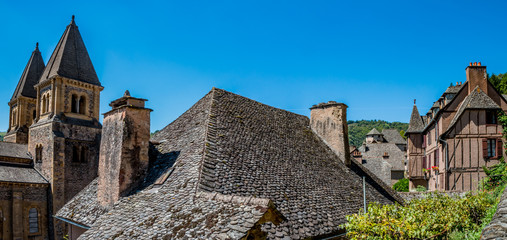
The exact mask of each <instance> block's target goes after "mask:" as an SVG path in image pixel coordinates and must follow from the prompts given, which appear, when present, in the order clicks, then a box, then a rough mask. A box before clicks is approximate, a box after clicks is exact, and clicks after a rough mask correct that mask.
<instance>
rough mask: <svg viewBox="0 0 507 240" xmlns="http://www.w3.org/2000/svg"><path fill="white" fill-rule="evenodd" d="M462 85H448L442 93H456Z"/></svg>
mask: <svg viewBox="0 0 507 240" xmlns="http://www.w3.org/2000/svg"><path fill="white" fill-rule="evenodd" d="M462 86H463V85H456V86H450V87H448V88H447V89H446V90H445V92H444V93H452V94H456V93H458V92H459V90H460V89H461V87H462Z"/></svg>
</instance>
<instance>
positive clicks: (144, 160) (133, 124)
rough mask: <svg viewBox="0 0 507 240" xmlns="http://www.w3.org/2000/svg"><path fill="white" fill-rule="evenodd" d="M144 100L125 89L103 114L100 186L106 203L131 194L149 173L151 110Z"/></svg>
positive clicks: (99, 189)
mask: <svg viewBox="0 0 507 240" xmlns="http://www.w3.org/2000/svg"><path fill="white" fill-rule="evenodd" d="M145 101H147V100H146V99H140V98H134V97H131V96H130V94H129V92H128V91H126V92H125V94H124V95H123V97H122V98H120V99H117V100H115V101H113V102H111V104H109V105H110V106H111V107H112V108H113V109H112V110H111V111H109V112H107V113H105V114H104V128H103V131H102V133H103V134H102V141H101V144H100V149H101V151H100V157H99V183H98V184H99V185H98V188H97V199H98V201H99V202H100V204H101V205H103V206H108V205H112V204H114V203H115V202H116V201H118V199H119V198H120V197H123V196H126V195H128V194H129V193H130V192H131V191H132V190H133V189H135V188H136V187H137V186H138V185H139V184H140V183H141V181H142V180H144V178H145V176H146V172H147V170H148V164H149V159H148V149H149V140H150V112H151V111H152V110H151V109H148V108H145V107H144V102H145Z"/></svg>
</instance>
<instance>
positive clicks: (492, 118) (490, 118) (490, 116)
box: [486, 111, 497, 124]
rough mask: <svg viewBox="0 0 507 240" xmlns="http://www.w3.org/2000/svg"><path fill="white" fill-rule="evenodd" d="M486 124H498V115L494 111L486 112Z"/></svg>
mask: <svg viewBox="0 0 507 240" xmlns="http://www.w3.org/2000/svg"><path fill="white" fill-rule="evenodd" d="M486 124H497V119H496V113H495V112H494V111H486Z"/></svg>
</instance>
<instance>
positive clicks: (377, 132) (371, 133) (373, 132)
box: [366, 128, 382, 136]
mask: <svg viewBox="0 0 507 240" xmlns="http://www.w3.org/2000/svg"><path fill="white" fill-rule="evenodd" d="M368 135H382V133H380V132H379V131H378V130H377V129H376V128H373V129H372V130H370V132H369V133H367V134H366V136H368Z"/></svg>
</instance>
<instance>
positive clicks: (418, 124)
mask: <svg viewBox="0 0 507 240" xmlns="http://www.w3.org/2000/svg"><path fill="white" fill-rule="evenodd" d="M423 130H424V123H423V120H422V118H421V115H419V111H418V110H417V106H416V105H415V104H414V108H412V115H411V116H410V122H409V124H408V129H407V132H406V133H420V132H422V131H423Z"/></svg>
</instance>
